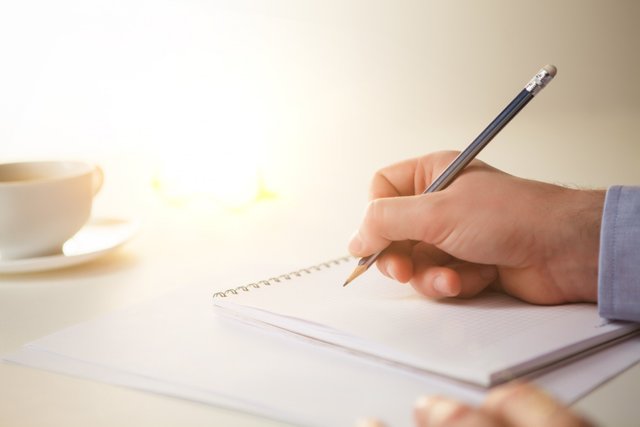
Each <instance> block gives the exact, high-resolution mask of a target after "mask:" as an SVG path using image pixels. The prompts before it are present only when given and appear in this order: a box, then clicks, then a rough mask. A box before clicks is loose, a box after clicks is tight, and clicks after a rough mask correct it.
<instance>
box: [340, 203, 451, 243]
mask: <svg viewBox="0 0 640 427" xmlns="http://www.w3.org/2000/svg"><path fill="white" fill-rule="evenodd" d="M446 200H447V197H446V194H445V193H443V192H438V193H430V194H420V195H417V196H404V197H386V198H381V199H375V200H372V201H371V202H369V205H368V206H367V210H366V212H365V215H364V219H363V220H362V223H361V224H360V227H359V229H358V231H357V232H356V233H355V234H354V235H353V237H352V238H351V241H350V243H349V252H351V253H352V254H353V255H356V256H367V255H371V254H374V253H377V252H380V251H382V250H383V249H385V248H386V247H387V246H389V244H390V243H391V242H395V241H403V240H415V241H422V242H426V243H430V244H435V245H437V243H438V242H439V241H441V240H442V239H443V238H444V236H446V235H448V234H449V231H450V228H451V225H452V223H453V221H452V219H451V218H452V217H451V215H449V214H448V212H447V208H446V205H447V203H446Z"/></svg>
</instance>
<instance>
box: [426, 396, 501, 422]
mask: <svg viewBox="0 0 640 427" xmlns="http://www.w3.org/2000/svg"><path fill="white" fill-rule="evenodd" d="M414 418H415V421H416V426H417V427H445V426H446V427H502V426H503V425H502V424H501V423H500V422H499V421H497V420H495V419H492V418H491V416H489V415H488V414H486V413H484V412H483V411H482V410H479V409H474V408H472V407H470V406H467V405H464V404H462V403H459V402H456V401H455V400H451V399H447V398H444V397H439V396H434V397H422V398H420V399H419V400H418V402H417V403H416V407H415V410H414Z"/></svg>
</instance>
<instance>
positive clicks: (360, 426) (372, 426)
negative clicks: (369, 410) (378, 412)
mask: <svg viewBox="0 0 640 427" xmlns="http://www.w3.org/2000/svg"><path fill="white" fill-rule="evenodd" d="M356 427H384V424H382V423H381V422H380V421H378V420H376V419H374V418H360V419H359V420H358V421H356Z"/></svg>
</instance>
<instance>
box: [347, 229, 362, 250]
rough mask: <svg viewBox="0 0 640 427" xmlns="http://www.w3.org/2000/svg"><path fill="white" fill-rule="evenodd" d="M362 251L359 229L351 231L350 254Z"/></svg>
mask: <svg viewBox="0 0 640 427" xmlns="http://www.w3.org/2000/svg"><path fill="white" fill-rule="evenodd" d="M361 251H362V238H361V237H360V230H358V231H356V232H355V233H353V235H352V236H351V240H350V241H349V252H351V253H352V254H359V253H361Z"/></svg>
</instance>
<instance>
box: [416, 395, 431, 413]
mask: <svg viewBox="0 0 640 427" xmlns="http://www.w3.org/2000/svg"><path fill="white" fill-rule="evenodd" d="M434 400H435V398H434V397H432V396H420V397H419V398H418V400H416V404H415V408H416V409H417V410H420V411H428V410H429V408H430V407H431V405H433V402H434Z"/></svg>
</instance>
